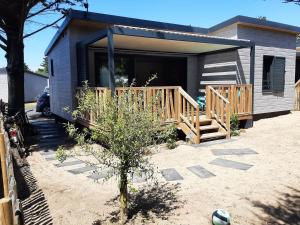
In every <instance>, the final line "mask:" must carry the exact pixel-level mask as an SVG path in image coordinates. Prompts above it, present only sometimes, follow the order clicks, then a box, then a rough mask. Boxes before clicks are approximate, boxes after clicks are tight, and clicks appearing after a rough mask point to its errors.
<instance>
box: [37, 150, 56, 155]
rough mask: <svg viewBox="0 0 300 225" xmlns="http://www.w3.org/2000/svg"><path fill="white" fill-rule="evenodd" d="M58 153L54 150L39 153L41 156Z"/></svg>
mask: <svg viewBox="0 0 300 225" xmlns="http://www.w3.org/2000/svg"><path fill="white" fill-rule="evenodd" d="M55 152H56V151H53V150H49V151H47V150H46V151H40V152H39V153H40V154H41V155H54V154H55Z"/></svg>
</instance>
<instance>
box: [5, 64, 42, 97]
mask: <svg viewBox="0 0 300 225" xmlns="http://www.w3.org/2000/svg"><path fill="white" fill-rule="evenodd" d="M47 86H48V77H46V76H42V75H39V74H36V73H32V72H25V73H24V92H25V93H24V94H25V102H34V101H36V97H37V96H38V95H39V94H41V93H42V92H43V91H44V89H45V87H47ZM0 99H2V100H3V101H4V102H7V101H8V84H7V74H6V69H5V68H2V69H0Z"/></svg>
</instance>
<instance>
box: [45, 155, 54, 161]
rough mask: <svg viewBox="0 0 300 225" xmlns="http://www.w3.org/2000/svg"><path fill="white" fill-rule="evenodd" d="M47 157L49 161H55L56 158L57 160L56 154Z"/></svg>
mask: <svg viewBox="0 0 300 225" xmlns="http://www.w3.org/2000/svg"><path fill="white" fill-rule="evenodd" d="M45 159H46V160H47V161H54V160H56V157H55V156H51V157H45Z"/></svg>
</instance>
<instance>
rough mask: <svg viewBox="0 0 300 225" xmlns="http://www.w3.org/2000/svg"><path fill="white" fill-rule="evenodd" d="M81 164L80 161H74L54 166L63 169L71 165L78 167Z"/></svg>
mask: <svg viewBox="0 0 300 225" xmlns="http://www.w3.org/2000/svg"><path fill="white" fill-rule="evenodd" d="M82 163H83V162H82V161H81V160H75V161H69V162H63V163H57V164H54V165H55V166H57V167H64V166H73V165H78V164H82Z"/></svg>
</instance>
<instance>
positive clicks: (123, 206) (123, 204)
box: [120, 172, 128, 224]
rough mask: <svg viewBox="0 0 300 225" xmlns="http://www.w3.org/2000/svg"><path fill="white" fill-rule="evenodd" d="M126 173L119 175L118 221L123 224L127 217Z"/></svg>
mask: <svg viewBox="0 0 300 225" xmlns="http://www.w3.org/2000/svg"><path fill="white" fill-rule="evenodd" d="M127 184H128V180H127V173H124V172H122V173H121V175H120V222H121V224H125V223H126V221H127V219H128V190H127Z"/></svg>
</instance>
